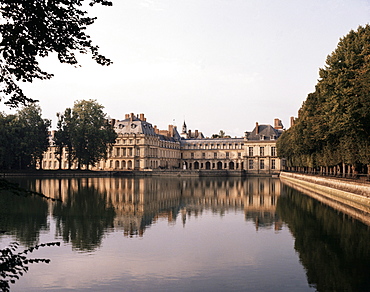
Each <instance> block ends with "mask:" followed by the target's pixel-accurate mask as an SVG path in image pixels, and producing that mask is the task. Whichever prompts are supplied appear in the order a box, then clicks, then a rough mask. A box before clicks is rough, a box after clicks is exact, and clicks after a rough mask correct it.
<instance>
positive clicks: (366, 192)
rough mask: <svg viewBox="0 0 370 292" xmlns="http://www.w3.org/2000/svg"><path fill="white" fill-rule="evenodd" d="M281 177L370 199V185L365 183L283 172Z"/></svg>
mask: <svg viewBox="0 0 370 292" xmlns="http://www.w3.org/2000/svg"><path fill="white" fill-rule="evenodd" d="M280 177H282V178H287V179H291V180H297V181H300V182H307V183H311V184H314V185H315V186H314V187H316V188H319V189H323V187H327V188H330V189H333V190H334V191H336V192H337V191H343V192H348V193H351V194H355V195H360V196H362V197H364V198H370V183H363V182H357V181H349V180H348V181H347V180H341V179H339V178H331V177H329V178H328V177H322V176H314V175H308V174H299V173H291V172H282V173H281V174H280Z"/></svg>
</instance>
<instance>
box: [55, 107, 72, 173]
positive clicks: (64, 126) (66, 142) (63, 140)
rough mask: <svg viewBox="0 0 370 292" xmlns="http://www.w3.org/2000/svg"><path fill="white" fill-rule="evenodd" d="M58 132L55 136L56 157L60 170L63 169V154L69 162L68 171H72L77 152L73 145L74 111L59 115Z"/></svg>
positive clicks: (68, 109) (67, 110)
mask: <svg viewBox="0 0 370 292" xmlns="http://www.w3.org/2000/svg"><path fill="white" fill-rule="evenodd" d="M57 117H58V123H57V130H56V131H55V134H54V143H55V149H56V150H55V155H56V157H57V160H58V161H59V169H62V160H63V154H64V153H65V155H66V157H67V161H68V169H71V167H72V163H73V160H74V159H75V152H74V149H73V145H72V132H73V128H74V124H73V120H72V110H71V109H70V108H67V109H66V110H65V112H64V114H61V113H58V114H57Z"/></svg>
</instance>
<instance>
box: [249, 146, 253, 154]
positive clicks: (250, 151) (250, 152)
mask: <svg viewBox="0 0 370 292" xmlns="http://www.w3.org/2000/svg"><path fill="white" fill-rule="evenodd" d="M249 156H253V147H249Z"/></svg>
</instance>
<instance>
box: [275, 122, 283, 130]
mask: <svg viewBox="0 0 370 292" xmlns="http://www.w3.org/2000/svg"><path fill="white" fill-rule="evenodd" d="M274 128H275V129H276V130H281V129H283V123H282V122H281V120H279V119H275V120H274Z"/></svg>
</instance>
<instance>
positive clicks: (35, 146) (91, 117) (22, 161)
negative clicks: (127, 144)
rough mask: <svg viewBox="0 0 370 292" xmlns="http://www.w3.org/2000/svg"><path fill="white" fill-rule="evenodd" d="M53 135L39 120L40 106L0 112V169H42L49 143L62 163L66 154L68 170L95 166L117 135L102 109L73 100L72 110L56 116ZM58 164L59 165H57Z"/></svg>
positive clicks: (90, 103) (88, 103)
mask: <svg viewBox="0 0 370 292" xmlns="http://www.w3.org/2000/svg"><path fill="white" fill-rule="evenodd" d="M57 117H58V124H57V130H56V131H55V134H54V135H53V136H52V135H51V133H50V131H49V128H50V125H51V121H50V120H47V119H43V118H42V117H41V109H40V107H39V106H37V105H34V104H31V105H29V106H27V107H24V108H23V109H21V110H19V111H17V113H16V114H12V115H6V114H4V113H1V112H0V169H2V170H19V169H22V170H24V169H36V168H42V159H43V154H44V152H45V151H46V150H48V147H49V146H50V144H52V145H53V146H54V148H53V149H54V153H53V154H54V155H55V157H56V158H57V159H58V160H59V161H60V162H61V159H62V156H63V155H65V156H66V157H67V160H68V168H71V166H72V164H73V163H75V164H76V166H77V168H78V169H80V168H81V166H85V169H88V166H89V165H94V164H95V163H96V162H97V161H99V160H100V159H102V158H104V157H105V156H106V154H107V151H108V149H109V147H111V145H112V144H113V143H115V139H116V133H115V131H114V129H113V127H112V126H111V125H110V124H109V123H108V121H107V119H106V114H105V113H104V112H103V106H102V105H100V104H98V103H97V102H96V101H95V100H89V101H86V100H82V101H76V102H75V104H74V107H73V108H72V109H71V108H67V109H66V110H65V112H64V113H63V114H61V113H58V114H57ZM59 165H61V163H59Z"/></svg>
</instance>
